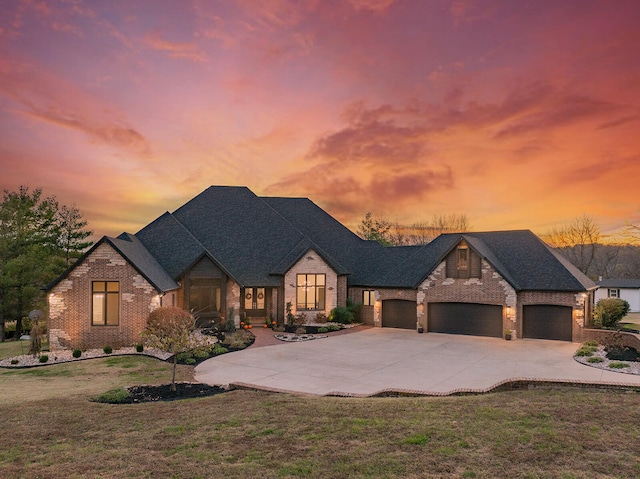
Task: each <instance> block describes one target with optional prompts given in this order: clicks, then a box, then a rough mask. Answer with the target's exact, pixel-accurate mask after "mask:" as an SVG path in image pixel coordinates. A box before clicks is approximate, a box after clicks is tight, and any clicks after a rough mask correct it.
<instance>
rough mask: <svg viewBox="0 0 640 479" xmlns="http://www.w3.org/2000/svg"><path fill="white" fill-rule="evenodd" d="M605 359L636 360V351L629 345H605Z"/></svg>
mask: <svg viewBox="0 0 640 479" xmlns="http://www.w3.org/2000/svg"><path fill="white" fill-rule="evenodd" d="M605 351H606V353H607V359H610V360H612V361H638V359H640V357H639V355H638V351H637V350H636V349H635V348H631V347H620V346H607V347H606V348H605Z"/></svg>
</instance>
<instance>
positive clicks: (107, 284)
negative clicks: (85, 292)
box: [91, 281, 120, 326]
mask: <svg viewBox="0 0 640 479" xmlns="http://www.w3.org/2000/svg"><path fill="white" fill-rule="evenodd" d="M119 323H120V283H119V282H118V281H93V282H92V283H91V324H92V325H94V326H117V325H118V324H119Z"/></svg>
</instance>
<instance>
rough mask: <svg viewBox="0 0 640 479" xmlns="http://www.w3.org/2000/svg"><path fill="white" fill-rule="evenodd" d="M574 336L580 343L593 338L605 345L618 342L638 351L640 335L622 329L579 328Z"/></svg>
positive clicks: (639, 349)
mask: <svg viewBox="0 0 640 479" xmlns="http://www.w3.org/2000/svg"><path fill="white" fill-rule="evenodd" d="M576 338H577V339H574V341H576V342H580V343H583V342H585V341H588V340H595V341H598V342H599V343H600V344H605V345H606V344H613V343H620V344H621V345H622V346H627V347H630V348H635V349H637V350H638V351H640V335H638V334H634V333H624V332H622V331H611V330H607V329H588V328H581V329H580V330H579V334H578V335H576Z"/></svg>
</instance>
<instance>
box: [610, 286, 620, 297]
mask: <svg viewBox="0 0 640 479" xmlns="http://www.w3.org/2000/svg"><path fill="white" fill-rule="evenodd" d="M609 297H610V298H619V297H620V290H619V289H617V288H609Z"/></svg>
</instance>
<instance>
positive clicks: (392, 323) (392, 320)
mask: <svg viewBox="0 0 640 479" xmlns="http://www.w3.org/2000/svg"><path fill="white" fill-rule="evenodd" d="M417 318H418V316H417V313H416V302H415V301H407V300H404V299H387V300H384V301H383V302H382V326H383V327H385V328H402V329H416V322H417V320H418V319H417Z"/></svg>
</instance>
